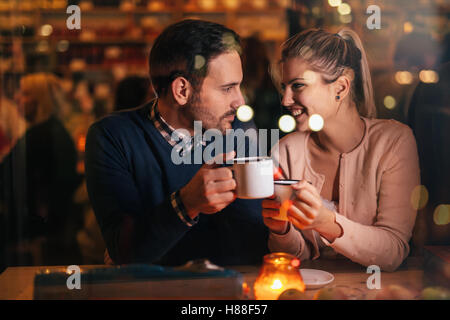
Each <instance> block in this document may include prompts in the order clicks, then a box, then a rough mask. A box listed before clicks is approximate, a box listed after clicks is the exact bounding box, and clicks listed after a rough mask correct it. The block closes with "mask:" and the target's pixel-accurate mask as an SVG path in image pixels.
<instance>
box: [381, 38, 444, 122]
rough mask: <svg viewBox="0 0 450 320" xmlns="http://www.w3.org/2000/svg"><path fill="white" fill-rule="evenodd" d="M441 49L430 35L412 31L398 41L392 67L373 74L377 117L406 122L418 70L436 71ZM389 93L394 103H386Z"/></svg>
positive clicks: (417, 81) (417, 80)
mask: <svg viewBox="0 0 450 320" xmlns="http://www.w3.org/2000/svg"><path fill="white" fill-rule="evenodd" d="M439 52H440V50H439V43H438V42H437V41H435V40H434V39H433V38H432V37H431V35H429V34H424V33H416V32H413V33H410V34H406V35H404V36H403V37H402V38H401V39H400V40H399V41H398V42H397V46H396V49H395V53H394V57H393V66H392V68H390V69H389V70H387V71H386V72H383V73H382V74H374V77H373V79H374V82H373V87H374V98H375V104H376V107H377V117H378V118H380V119H394V120H397V121H400V122H402V123H405V124H406V123H407V114H408V108H409V104H410V102H411V97H412V94H413V92H414V89H415V88H416V86H417V84H418V83H419V72H420V71H421V70H424V69H426V70H428V69H434V70H436V66H437V64H438V62H439V56H440V55H439ZM398 72H402V73H398ZM405 72H409V74H408V73H405ZM387 96H391V97H393V98H394V99H395V105H394V106H390V105H387V106H386V104H385V101H384V100H385V98H386V97H387Z"/></svg>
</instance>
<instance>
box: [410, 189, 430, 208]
mask: <svg viewBox="0 0 450 320" xmlns="http://www.w3.org/2000/svg"><path fill="white" fill-rule="evenodd" d="M427 203H428V190H427V188H426V187H425V186H424V185H419V186H416V187H415V188H414V190H413V191H412V193H411V205H412V207H413V208H414V209H415V210H420V209H423V208H424V207H425V206H426V205H427Z"/></svg>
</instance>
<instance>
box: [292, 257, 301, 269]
mask: <svg viewBox="0 0 450 320" xmlns="http://www.w3.org/2000/svg"><path fill="white" fill-rule="evenodd" d="M291 265H292V266H293V267H294V268H298V267H300V260H299V259H294V260H292V262H291Z"/></svg>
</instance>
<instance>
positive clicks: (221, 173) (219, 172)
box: [206, 167, 233, 181]
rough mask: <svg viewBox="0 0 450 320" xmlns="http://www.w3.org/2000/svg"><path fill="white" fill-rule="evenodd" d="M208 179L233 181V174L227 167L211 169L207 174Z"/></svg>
mask: <svg viewBox="0 0 450 320" xmlns="http://www.w3.org/2000/svg"><path fill="white" fill-rule="evenodd" d="M206 178H207V179H208V180H210V181H221V180H231V179H232V178H233V172H232V171H231V169H230V168H227V167H222V168H216V169H210V170H208V172H207V173H206Z"/></svg>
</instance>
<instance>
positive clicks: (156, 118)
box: [149, 99, 206, 153]
mask: <svg viewBox="0 0 450 320" xmlns="http://www.w3.org/2000/svg"><path fill="white" fill-rule="evenodd" d="M149 118H150V120H151V121H152V123H153V125H154V126H155V128H156V129H157V130H158V132H159V133H160V134H161V135H162V136H163V138H164V140H166V141H167V142H168V143H169V144H170V145H171V146H172V147H175V148H177V152H179V153H182V152H183V151H188V152H190V151H191V150H192V148H193V147H194V148H196V147H199V146H200V145H203V146H205V145H206V142H205V141H204V140H203V138H201V139H195V136H194V137H192V136H190V135H185V134H183V133H181V132H179V131H176V130H175V128H173V127H172V126H171V125H170V124H168V123H167V121H166V120H164V118H163V117H162V116H161V114H160V113H159V111H158V99H155V100H154V102H153V105H152V106H151V108H150V113H149ZM202 136H203V135H202ZM180 141H183V143H180Z"/></svg>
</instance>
